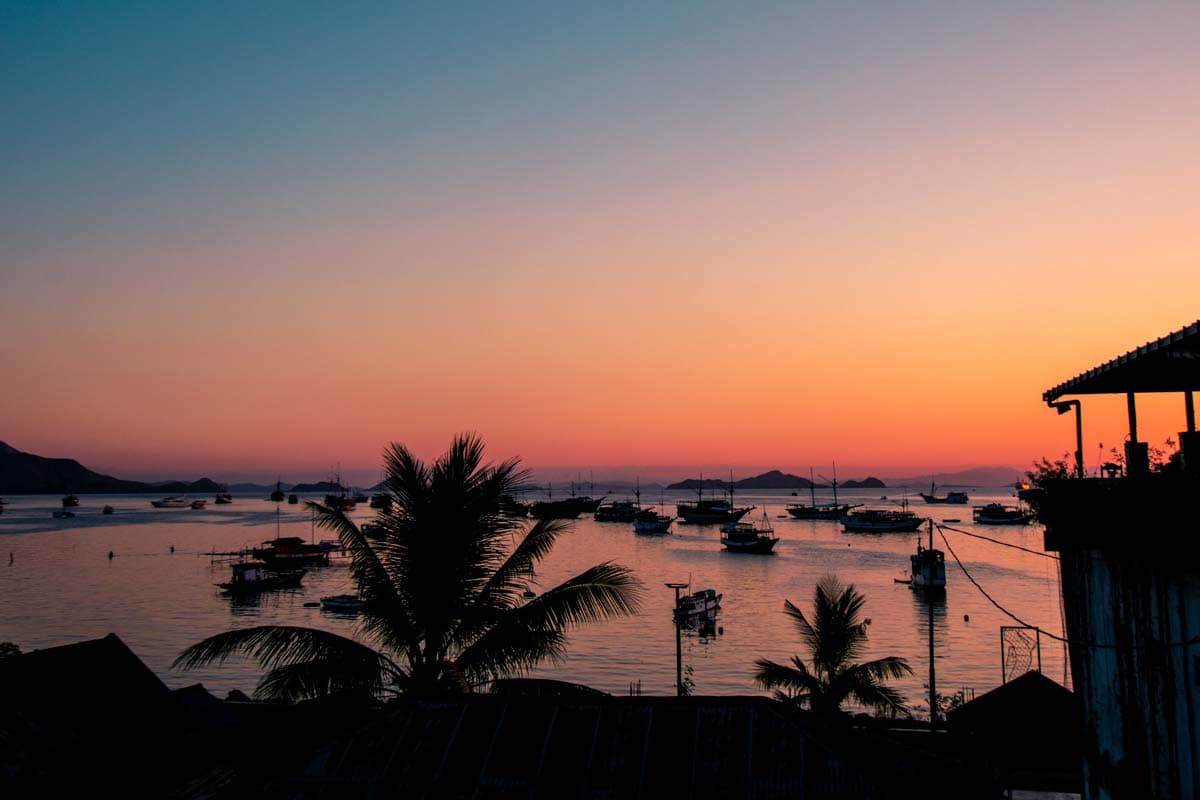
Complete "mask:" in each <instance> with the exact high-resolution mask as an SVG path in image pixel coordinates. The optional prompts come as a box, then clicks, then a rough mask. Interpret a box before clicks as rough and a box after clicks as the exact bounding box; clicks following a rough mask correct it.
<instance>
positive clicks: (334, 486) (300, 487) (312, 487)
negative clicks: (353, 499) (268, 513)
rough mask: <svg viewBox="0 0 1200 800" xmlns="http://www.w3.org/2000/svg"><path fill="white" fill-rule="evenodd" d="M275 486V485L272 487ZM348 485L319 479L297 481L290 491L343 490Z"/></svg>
mask: <svg viewBox="0 0 1200 800" xmlns="http://www.w3.org/2000/svg"><path fill="white" fill-rule="evenodd" d="M272 488H273V487H272ZM347 488H348V487H345V486H342V485H341V484H340V483H334V482H333V481H317V482H316V483H297V484H296V485H295V486H293V487H292V488H291V489H289V490H288V491H289V492H305V493H309V492H341V491H343V490H345V489H347Z"/></svg>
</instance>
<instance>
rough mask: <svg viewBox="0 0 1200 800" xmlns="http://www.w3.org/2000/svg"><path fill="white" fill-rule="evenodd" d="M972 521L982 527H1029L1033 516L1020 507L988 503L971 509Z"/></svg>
mask: <svg viewBox="0 0 1200 800" xmlns="http://www.w3.org/2000/svg"><path fill="white" fill-rule="evenodd" d="M971 517H972V519H973V520H974V521H975V522H976V523H978V524H980V525H1028V524H1029V523H1030V522H1032V521H1033V514H1032V513H1031V512H1029V511H1027V510H1025V509H1024V508H1021V507H1019V506H1006V505H1002V504H1001V503H988V504H987V505H986V506H975V507H974V508H972V509H971Z"/></svg>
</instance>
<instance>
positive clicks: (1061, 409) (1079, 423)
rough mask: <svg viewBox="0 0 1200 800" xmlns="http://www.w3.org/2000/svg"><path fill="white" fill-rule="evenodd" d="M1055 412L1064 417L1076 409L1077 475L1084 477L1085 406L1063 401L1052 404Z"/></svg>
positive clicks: (1076, 401)
mask: <svg viewBox="0 0 1200 800" xmlns="http://www.w3.org/2000/svg"><path fill="white" fill-rule="evenodd" d="M1051 405H1053V407H1054V410H1055V411H1057V412H1058V413H1059V415H1060V416H1061V415H1063V414H1065V413H1067V412H1068V411H1070V410H1071V409H1075V475H1076V477H1079V478H1082V477H1083V405H1082V404H1081V403H1080V402H1079V401H1078V400H1063V401H1062V402H1061V403H1052V404H1051Z"/></svg>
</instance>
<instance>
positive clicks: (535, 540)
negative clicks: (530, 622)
mask: <svg viewBox="0 0 1200 800" xmlns="http://www.w3.org/2000/svg"><path fill="white" fill-rule="evenodd" d="M570 527H571V523H570V521H568V520H562V519H540V520H538V521H537V522H535V523H534V524H533V525H532V526H531V527H530V528H529V530H528V531H527V532H526V533H525V536H524V538H522V539H521V541H520V542H519V543H518V544H517V546H516V547H514V548H513V551H512V553H510V554H509V556H508V558H507V559H505V560H504V563H502V564H501V565H500V566H499V567H498V568H497V569H496V570H495V572H493V573H492V575H491V577H490V578H489V579H488V581H487V583H486V584H485V585H484V587H483V589H482V590H481V591H480V592H479V595H478V597H477V598H476V601H475V604H476V605H477V606H480V607H482V608H489V609H490V608H496V607H500V608H509V607H512V606H513V605H515V604H516V601H517V599H518V596H519V595H520V594H521V592H523V591H524V590H525V589H526V588H527V587H528V582H529V580H530V579H531V578H533V574H534V566H535V565H536V564H537V562H539V561H541V560H542V559H543V558H545V557H546V556H547V555H549V553H550V550H551V549H552V548H553V547H554V544H555V542H557V541H558V537H559V536H560V535H561V534H562V533H563V532H564V531H566V530H569V529H570Z"/></svg>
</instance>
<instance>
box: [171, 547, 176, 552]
mask: <svg viewBox="0 0 1200 800" xmlns="http://www.w3.org/2000/svg"><path fill="white" fill-rule="evenodd" d="M171 552H172V553H174V552H175V545H171Z"/></svg>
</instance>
